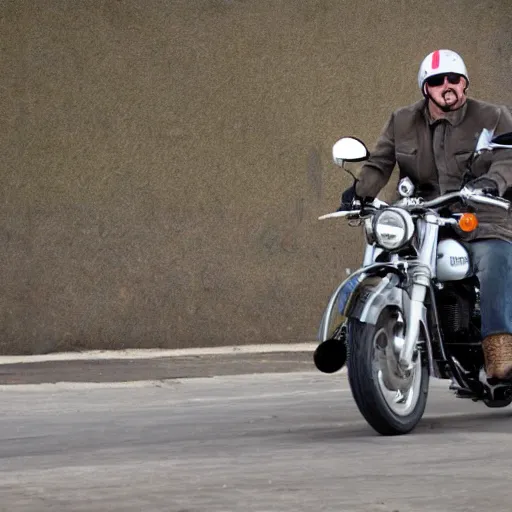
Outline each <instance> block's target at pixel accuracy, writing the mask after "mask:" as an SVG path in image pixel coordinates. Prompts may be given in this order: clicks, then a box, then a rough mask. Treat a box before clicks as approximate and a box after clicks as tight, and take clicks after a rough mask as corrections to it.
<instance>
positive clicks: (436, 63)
mask: <svg viewBox="0 0 512 512" xmlns="http://www.w3.org/2000/svg"><path fill="white" fill-rule="evenodd" d="M440 60H441V59H440V54H439V50H436V51H435V52H434V53H433V54H432V69H437V68H438V67H439V61H440Z"/></svg>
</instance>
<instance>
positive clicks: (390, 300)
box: [318, 263, 406, 342]
mask: <svg viewBox="0 0 512 512" xmlns="http://www.w3.org/2000/svg"><path fill="white" fill-rule="evenodd" d="M405 277H406V276H405V273H404V271H403V270H401V269H398V268H397V267H396V266H395V265H393V264H391V263H376V264H373V265H369V266H367V267H363V268H361V269H359V270H357V271H356V272H354V273H353V274H351V275H350V276H348V277H347V278H346V279H345V280H344V281H343V282H342V283H341V284H340V285H339V286H338V288H336V290H335V291H334V293H333V294H332V295H331V297H330V299H329V302H328V304H327V307H326V308H325V311H324V314H323V317H322V321H321V323H320V329H319V331H318V339H319V341H322V342H323V341H326V340H328V339H330V338H331V337H332V336H333V332H334V330H335V329H336V328H337V327H338V326H339V325H340V323H343V322H345V321H346V320H347V318H348V317H354V318H358V319H359V320H360V321H361V322H367V323H371V324H374V323H375V322H376V321H377V318H378V317H379V314H380V312H381V311H382V309H383V308H384V307H385V306H389V305H397V306H402V290H401V289H400V288H397V286H396V285H397V284H398V282H399V281H400V280H401V279H405Z"/></svg>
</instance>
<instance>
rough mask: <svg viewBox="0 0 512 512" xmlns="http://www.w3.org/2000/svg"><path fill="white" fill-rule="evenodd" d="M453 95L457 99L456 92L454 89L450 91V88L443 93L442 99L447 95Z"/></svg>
mask: <svg viewBox="0 0 512 512" xmlns="http://www.w3.org/2000/svg"><path fill="white" fill-rule="evenodd" d="M449 92H451V93H453V94H454V95H455V96H456V97H457V98H458V95H457V91H455V89H452V88H451V87H450V88H449V89H446V91H443V94H442V96H443V98H444V97H445V96H446V95H447V94H448V93H449Z"/></svg>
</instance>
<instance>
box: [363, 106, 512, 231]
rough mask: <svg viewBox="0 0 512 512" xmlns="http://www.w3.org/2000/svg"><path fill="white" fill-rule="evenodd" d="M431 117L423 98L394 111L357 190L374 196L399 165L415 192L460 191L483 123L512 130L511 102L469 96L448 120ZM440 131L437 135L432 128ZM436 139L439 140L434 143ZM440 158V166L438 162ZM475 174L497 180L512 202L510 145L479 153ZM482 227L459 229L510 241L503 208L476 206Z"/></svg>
mask: <svg viewBox="0 0 512 512" xmlns="http://www.w3.org/2000/svg"><path fill="white" fill-rule="evenodd" d="M442 123H443V126H439V127H437V128H436V126H437V125H439V124H440V123H439V122H433V121H432V120H431V119H430V116H429V114H428V110H427V109H426V103H425V100H421V101H418V102H417V103H414V104H413V105H409V106H406V107H403V108H399V109H398V110H395V111H394V112H393V113H392V114H391V116H390V118H389V119H388V121H387V123H386V125H385V126H384V129H383V131H382V133H381V135H380V137H379V139H378V141H377V144H376V146H375V148H374V150H373V151H371V155H370V158H369V160H367V161H366V162H365V163H364V164H363V166H362V168H361V171H360V173H359V182H358V183H357V186H356V192H357V194H358V195H360V196H362V197H366V196H371V197H375V196H377V195H378V193H379V191H380V190H381V189H382V188H383V187H384V186H385V185H386V183H387V182H388V180H389V178H390V177H391V173H392V172H393V169H394V167H395V164H398V168H399V173H400V174H399V178H400V179H401V178H403V177H404V176H408V177H409V179H411V181H412V182H413V183H414V185H415V186H416V193H418V195H421V197H423V198H424V199H432V198H434V197H437V196H438V195H439V194H444V193H446V192H447V191H453V190H459V189H460V188H461V186H462V179H463V176H464V174H465V172H466V171H467V164H468V161H469V158H470V157H471V155H472V153H473V151H474V148H475V146H476V143H477V139H478V136H479V135H480V132H481V131H482V129H483V128H488V129H493V130H494V135H499V134H502V133H506V132H512V114H511V112H510V111H509V110H508V108H507V107H504V106H500V105H493V104H491V103H487V102H483V101H480V100H476V99H471V98H468V99H467V101H466V104H465V105H464V107H463V108H462V109H459V110H458V111H456V112H453V113H451V114H450V117H449V119H448V120H447V121H443V122H442ZM438 129H440V130H442V131H441V132H438V134H437V136H436V137H434V135H433V133H434V130H438ZM434 141H435V142H434ZM436 161H437V163H438V166H436ZM472 172H473V174H474V175H475V176H481V175H483V174H485V175H486V176H488V177H489V178H492V179H494V180H495V181H496V183H497V184H498V187H499V192H500V195H501V196H502V197H505V198H506V199H508V200H510V201H512V188H510V190H508V189H509V187H512V150H509V149H497V150H494V151H490V152H485V153H483V154H482V155H481V156H479V157H478V159H477V161H476V163H475V165H474V166H473V168H472ZM475 213H476V215H477V217H478V220H479V226H478V228H477V229H476V230H475V231H473V232H472V233H469V234H467V233H463V232H462V231H460V230H459V229H457V233H458V234H459V235H460V236H461V237H462V238H463V239H465V240H468V241H469V240H474V239H477V238H501V239H504V240H510V241H512V221H511V218H510V217H508V216H507V214H506V213H504V211H503V210H502V209H499V208H494V207H488V206H487V207H483V206H478V207H477V208H475Z"/></svg>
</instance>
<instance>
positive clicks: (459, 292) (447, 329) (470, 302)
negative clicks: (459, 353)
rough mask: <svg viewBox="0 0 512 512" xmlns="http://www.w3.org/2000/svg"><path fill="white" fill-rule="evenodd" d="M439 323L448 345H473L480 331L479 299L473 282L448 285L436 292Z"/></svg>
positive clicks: (456, 282) (457, 282)
mask: <svg viewBox="0 0 512 512" xmlns="http://www.w3.org/2000/svg"><path fill="white" fill-rule="evenodd" d="M436 302H437V310H438V316H439V322H440V325H441V329H442V331H443V334H444V338H445V341H446V342H447V343H468V342H469V343H471V342H472V341H474V340H472V339H470V338H471V337H472V336H471V333H472V332H473V331H475V328H476V330H478V329H479V327H480V325H479V318H480V308H479V297H478V293H477V290H476V288H475V286H474V284H473V283H472V282H464V281H455V282H450V283H446V284H445V286H444V287H443V289H441V290H437V291H436Z"/></svg>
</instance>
